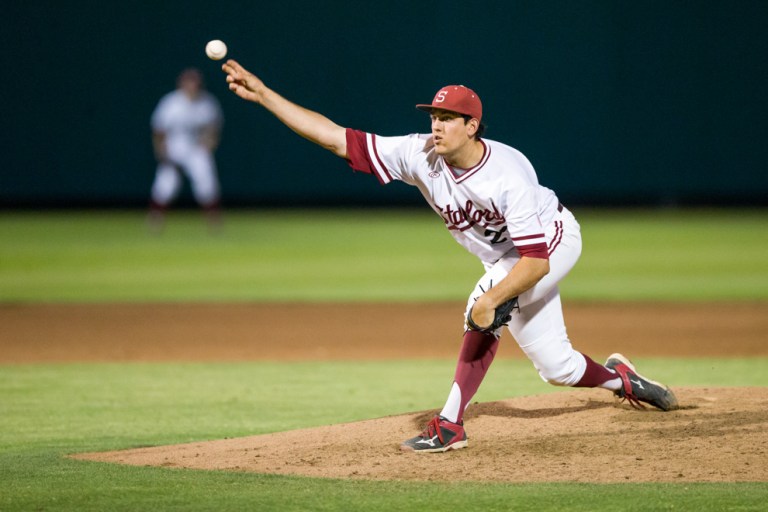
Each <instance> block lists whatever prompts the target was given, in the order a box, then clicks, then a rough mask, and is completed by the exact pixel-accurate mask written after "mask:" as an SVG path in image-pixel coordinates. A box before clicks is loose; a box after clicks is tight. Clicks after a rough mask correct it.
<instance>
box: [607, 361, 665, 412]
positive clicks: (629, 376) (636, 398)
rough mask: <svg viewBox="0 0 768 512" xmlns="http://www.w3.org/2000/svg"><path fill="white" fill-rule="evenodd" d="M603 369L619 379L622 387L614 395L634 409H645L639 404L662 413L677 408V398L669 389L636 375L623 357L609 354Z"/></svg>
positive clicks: (630, 364) (632, 366) (629, 363)
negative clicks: (611, 371)
mask: <svg viewBox="0 0 768 512" xmlns="http://www.w3.org/2000/svg"><path fill="white" fill-rule="evenodd" d="M605 367H606V368H610V369H611V370H613V371H615V372H616V373H617V374H618V375H619V377H621V381H622V383H623V386H622V388H621V389H619V390H618V391H614V394H615V395H616V396H618V397H619V398H623V399H624V400H626V401H627V402H629V404H630V405H631V406H632V407H634V408H635V409H645V406H644V405H643V404H642V403H641V402H645V403H647V404H650V405H652V406H654V407H658V408H659V409H661V410H662V411H671V410H674V409H677V408H678V404H677V398H676V397H675V394H674V393H673V392H672V390H671V389H669V388H668V387H667V386H665V385H664V384H662V383H660V382H656V381H653V380H651V379H648V378H646V377H643V376H642V375H640V374H639V373H637V370H635V366H634V365H633V364H632V362H631V361H630V360H629V359H627V358H626V357H624V356H623V355H621V354H611V355H610V356H609V357H608V360H607V361H606V362H605Z"/></svg>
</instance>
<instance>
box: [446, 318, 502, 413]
mask: <svg viewBox="0 0 768 512" xmlns="http://www.w3.org/2000/svg"><path fill="white" fill-rule="evenodd" d="M498 347H499V339H498V338H497V337H496V336H494V335H492V334H487V333H483V332H478V331H467V332H466V333H464V343H463V344H462V346H461V351H460V352H459V362H458V363H457V365H456V374H455V376H454V378H453V379H454V381H455V383H456V385H457V386H458V387H459V390H461V403H460V405H459V415H458V418H457V420H456V423H461V422H462V420H463V417H464V409H466V407H467V404H469V401H470V400H472V397H473V396H475V393H477V389H478V388H479V387H480V383H481V382H483V379H484V378H485V374H486V373H487V372H488V367H490V366H491V363H492V362H493V358H494V356H496V350H497V349H498Z"/></svg>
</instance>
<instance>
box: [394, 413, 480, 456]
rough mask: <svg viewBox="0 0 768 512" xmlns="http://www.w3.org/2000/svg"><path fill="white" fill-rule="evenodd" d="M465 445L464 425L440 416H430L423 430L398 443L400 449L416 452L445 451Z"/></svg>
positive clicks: (464, 446)
mask: <svg viewBox="0 0 768 512" xmlns="http://www.w3.org/2000/svg"><path fill="white" fill-rule="evenodd" d="M466 447H467V433H466V432H464V426H463V425H461V424H458V423H451V422H450V421H448V420H446V419H445V418H443V417H442V416H435V417H434V418H432V419H431V420H430V421H429V423H427V426H426V427H425V428H424V431H423V432H422V433H421V434H420V435H418V436H416V437H412V438H410V439H408V440H406V441H403V444H401V445H400V449H401V450H403V451H409V452H418V453H437V452H447V451H448V450H458V449H459V448H466Z"/></svg>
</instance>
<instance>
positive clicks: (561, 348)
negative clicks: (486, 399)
mask: <svg viewBox="0 0 768 512" xmlns="http://www.w3.org/2000/svg"><path fill="white" fill-rule="evenodd" d="M546 236H547V241H548V244H549V247H550V251H551V252H550V256H549V267H550V271H549V274H547V275H546V276H544V277H543V278H542V279H541V281H539V282H538V283H536V285H535V286H534V287H533V288H531V289H530V290H528V291H526V292H525V293H522V294H521V295H520V297H519V305H520V309H519V310H518V309H516V310H513V311H512V320H511V321H510V322H509V326H508V328H509V332H510V333H512V336H513V337H514V338H515V341H517V344H518V345H520V348H521V349H522V350H523V352H525V355H526V356H528V359H530V360H531V362H533V365H534V366H535V367H536V369H537V370H538V372H539V375H541V378H542V379H544V380H545V381H546V382H549V383H550V384H554V385H558V386H572V385H574V384H576V383H577V382H579V380H581V377H582V376H583V375H584V371H585V370H586V362H585V360H584V357H583V356H582V355H581V354H580V353H578V352H576V351H575V350H574V349H573V346H572V345H571V342H570V340H569V339H568V334H567V333H566V329H565V320H564V319H563V310H562V306H561V304H560V291H559V289H558V287H557V283H559V282H560V280H561V279H563V278H564V277H565V276H566V275H567V274H568V272H570V270H571V269H572V268H573V266H574V265H575V264H576V261H578V259H579V256H580V255H581V229H580V227H579V223H578V222H577V221H576V218H575V217H574V216H573V214H572V213H571V212H570V211H568V210H567V209H565V208H563V211H562V212H558V214H557V215H556V216H555V219H554V221H553V223H552V224H551V225H550V226H549V227H548V228H547V230H546ZM519 259H520V257H519V256H518V255H517V253H515V254H514V256H504V257H502V258H501V259H500V260H499V261H498V262H496V263H495V264H494V265H492V266H490V267H488V268H487V269H486V273H485V275H484V276H483V277H482V278H480V280H479V281H478V283H477V285H475V289H474V290H473V291H472V294H471V295H470V297H469V300H468V301H467V311H469V308H470V307H472V304H474V303H475V300H476V299H477V298H478V297H479V296H480V295H482V294H483V293H484V292H483V290H488V288H490V287H491V285H492V283H498V282H499V281H501V280H502V279H504V277H506V275H507V274H508V273H509V271H510V270H511V269H512V267H513V266H514V265H515V263H517V261H518V260H519ZM495 334H496V335H497V336H499V335H500V334H501V329H499V330H498V331H497V332H496V333H495Z"/></svg>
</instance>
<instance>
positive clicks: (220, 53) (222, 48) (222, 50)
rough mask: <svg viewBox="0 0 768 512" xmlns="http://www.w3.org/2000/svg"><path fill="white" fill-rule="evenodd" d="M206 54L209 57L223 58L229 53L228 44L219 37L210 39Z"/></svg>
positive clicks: (214, 58) (206, 46)
mask: <svg viewBox="0 0 768 512" xmlns="http://www.w3.org/2000/svg"><path fill="white" fill-rule="evenodd" d="M205 54H206V55H207V56H208V58H209V59H213V60H221V59H223V58H224V57H226V55H227V45H226V44H224V41H220V40H218V39H214V40H213V41H208V44H207V45H205Z"/></svg>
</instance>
